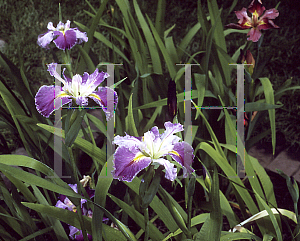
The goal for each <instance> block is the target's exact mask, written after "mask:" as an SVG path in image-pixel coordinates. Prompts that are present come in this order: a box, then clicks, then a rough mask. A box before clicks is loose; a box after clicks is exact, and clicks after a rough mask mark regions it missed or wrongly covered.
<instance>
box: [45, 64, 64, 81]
mask: <svg viewBox="0 0 300 241" xmlns="http://www.w3.org/2000/svg"><path fill="white" fill-rule="evenodd" d="M56 67H57V63H51V64H48V71H49V73H50V75H51V76H53V77H54V78H56V79H58V80H59V81H61V82H62V83H63V84H64V85H66V81H65V80H64V79H62V77H60V75H59V74H58V73H57V72H56Z"/></svg>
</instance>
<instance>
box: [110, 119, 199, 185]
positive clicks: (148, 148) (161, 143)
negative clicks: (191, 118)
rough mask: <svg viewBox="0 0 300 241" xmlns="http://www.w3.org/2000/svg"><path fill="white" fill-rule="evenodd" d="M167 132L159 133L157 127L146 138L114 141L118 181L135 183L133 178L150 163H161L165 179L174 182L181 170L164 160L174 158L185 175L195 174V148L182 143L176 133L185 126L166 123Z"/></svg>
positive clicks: (115, 171) (147, 133) (146, 134)
mask: <svg viewBox="0 0 300 241" xmlns="http://www.w3.org/2000/svg"><path fill="white" fill-rule="evenodd" d="M165 128H166V130H165V132H164V133H163V134H159V131H158V128H157V127H156V126H155V127H153V128H152V129H151V130H150V131H148V132H146V133H145V134H144V136H143V137H142V138H138V137H133V136H130V135H127V134H126V136H124V137H121V136H116V137H115V138H114V142H113V143H114V144H117V145H118V146H119V147H118V148H117V150H116V152H115V154H114V160H113V162H114V170H113V171H112V175H113V177H114V178H115V179H119V180H121V181H127V182H131V181H132V180H133V178H134V177H135V176H136V175H137V174H138V173H139V172H140V171H141V170H143V169H145V168H146V167H148V166H149V165H150V164H159V165H163V166H164V167H165V171H166V173H165V178H167V179H169V180H171V181H173V180H174V179H175V178H176V177H177V169H176V167H174V164H173V163H171V162H170V161H168V160H167V159H165V158H163V157H165V156H167V155H169V156H171V157H172V158H173V159H174V160H175V161H176V162H178V163H179V164H180V165H181V166H182V168H183V176H184V177H186V176H187V173H192V172H194V170H193V168H191V165H192V162H193V159H194V155H193V151H194V150H193V147H192V146H191V145H190V144H188V143H187V142H179V141H180V138H179V137H178V136H175V135H174V134H175V133H177V132H180V131H183V126H182V125H181V124H172V123H171V122H166V123H165Z"/></svg>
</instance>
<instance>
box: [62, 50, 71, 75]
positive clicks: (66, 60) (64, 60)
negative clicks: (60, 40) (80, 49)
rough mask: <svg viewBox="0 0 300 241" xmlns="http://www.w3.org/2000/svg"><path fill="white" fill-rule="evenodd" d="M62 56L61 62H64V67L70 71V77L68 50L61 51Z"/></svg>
mask: <svg viewBox="0 0 300 241" xmlns="http://www.w3.org/2000/svg"><path fill="white" fill-rule="evenodd" d="M62 58H63V62H64V63H65V64H66V67H67V69H68V71H69V73H70V76H71V78H73V73H72V65H71V57H70V50H68V49H65V50H64V51H63V53H62Z"/></svg>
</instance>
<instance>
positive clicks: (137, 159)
mask: <svg viewBox="0 0 300 241" xmlns="http://www.w3.org/2000/svg"><path fill="white" fill-rule="evenodd" d="M143 157H145V155H144V154H143V153H142V152H139V153H137V154H136V156H135V158H134V159H133V161H134V162H135V161H139V160H140V159H141V158H143Z"/></svg>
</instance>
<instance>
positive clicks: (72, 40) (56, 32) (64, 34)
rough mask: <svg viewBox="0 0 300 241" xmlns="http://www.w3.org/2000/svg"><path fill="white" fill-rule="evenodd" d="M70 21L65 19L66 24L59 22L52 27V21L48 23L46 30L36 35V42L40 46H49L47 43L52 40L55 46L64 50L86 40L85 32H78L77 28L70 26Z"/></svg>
mask: <svg viewBox="0 0 300 241" xmlns="http://www.w3.org/2000/svg"><path fill="white" fill-rule="evenodd" d="M70 23H71V22H70V21H69V20H67V23H66V24H63V23H62V22H59V23H58V24H57V27H56V28H54V27H53V23H52V22H49V23H48V26H47V28H48V32H47V33H44V34H40V35H39V36H38V40H37V43H38V45H39V46H41V47H42V48H49V47H48V45H49V44H50V42H51V41H52V40H53V39H54V40H53V42H54V43H55V45H56V47H57V48H59V49H61V50H65V49H71V48H73V47H74V45H76V44H80V43H82V42H83V41H85V42H87V41H88V37H87V35H86V33H83V32H80V31H79V30H78V29H77V28H70Z"/></svg>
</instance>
